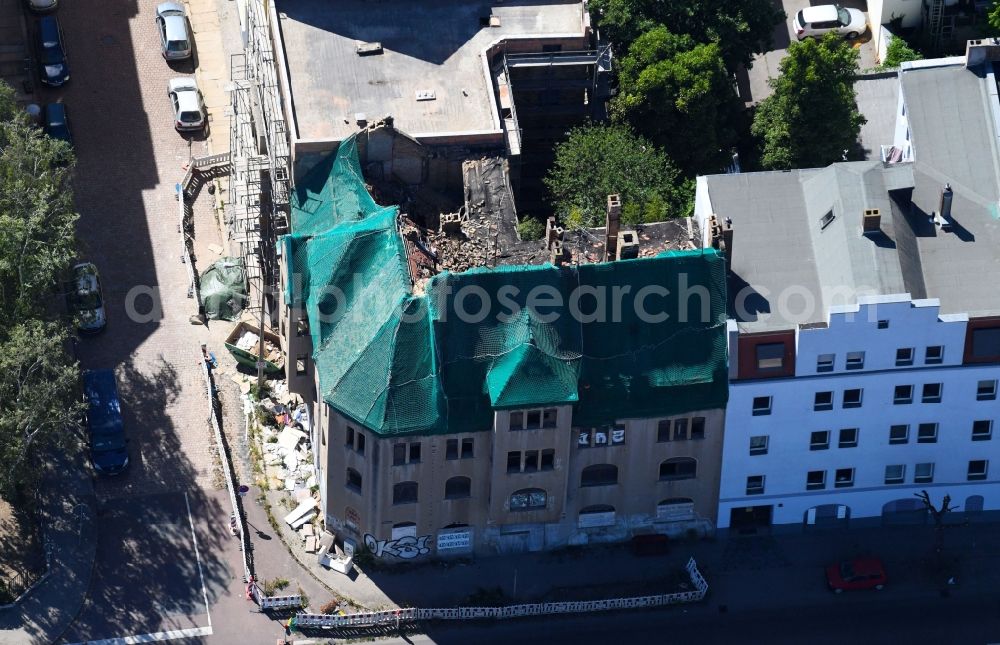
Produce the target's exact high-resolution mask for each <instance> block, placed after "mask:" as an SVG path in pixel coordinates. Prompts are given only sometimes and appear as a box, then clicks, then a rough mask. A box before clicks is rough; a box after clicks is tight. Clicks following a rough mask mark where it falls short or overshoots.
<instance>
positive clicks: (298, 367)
mask: <svg viewBox="0 0 1000 645" xmlns="http://www.w3.org/2000/svg"><path fill="white" fill-rule="evenodd" d="M308 365H309V354H299V355H298V356H296V357H295V375H296V376H302V375H303V374H305V373H306V367H307V366H308Z"/></svg>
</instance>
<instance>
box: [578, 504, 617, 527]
mask: <svg viewBox="0 0 1000 645" xmlns="http://www.w3.org/2000/svg"><path fill="white" fill-rule="evenodd" d="M577 521H578V526H579V527H580V528H582V529H592V528H597V527H600V526H614V525H615V507H614V506H609V505H607V504H594V505H592V506H585V507H584V508H582V509H580V516H579V518H578V520H577Z"/></svg>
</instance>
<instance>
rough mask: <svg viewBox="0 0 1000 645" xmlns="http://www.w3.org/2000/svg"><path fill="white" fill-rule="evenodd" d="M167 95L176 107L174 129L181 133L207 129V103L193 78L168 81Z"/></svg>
mask: <svg viewBox="0 0 1000 645" xmlns="http://www.w3.org/2000/svg"><path fill="white" fill-rule="evenodd" d="M167 95H168V96H169V97H170V103H171V104H172V105H173V107H174V127H175V128H176V129H177V130H178V131H179V132H189V131H191V130H201V129H202V128H204V127H205V103H204V102H203V101H202V100H201V92H200V91H198V85H197V83H195V81H194V79H193V78H190V77H180V78H172V79H170V80H169V81H167Z"/></svg>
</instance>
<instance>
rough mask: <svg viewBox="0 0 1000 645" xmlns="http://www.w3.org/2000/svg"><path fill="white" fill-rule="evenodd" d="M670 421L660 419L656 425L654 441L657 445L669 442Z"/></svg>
mask: <svg viewBox="0 0 1000 645" xmlns="http://www.w3.org/2000/svg"><path fill="white" fill-rule="evenodd" d="M670 426H671V421H670V419H660V422H659V423H657V424H656V441H657V443H663V442H665V441H670V440H671V438H672V437H671V434H670V430H671V427H670Z"/></svg>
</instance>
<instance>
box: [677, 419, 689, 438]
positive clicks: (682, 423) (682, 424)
mask: <svg viewBox="0 0 1000 645" xmlns="http://www.w3.org/2000/svg"><path fill="white" fill-rule="evenodd" d="M687 438H688V420H687V419H677V420H676V421H674V441H684V440H686V439H687Z"/></svg>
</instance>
